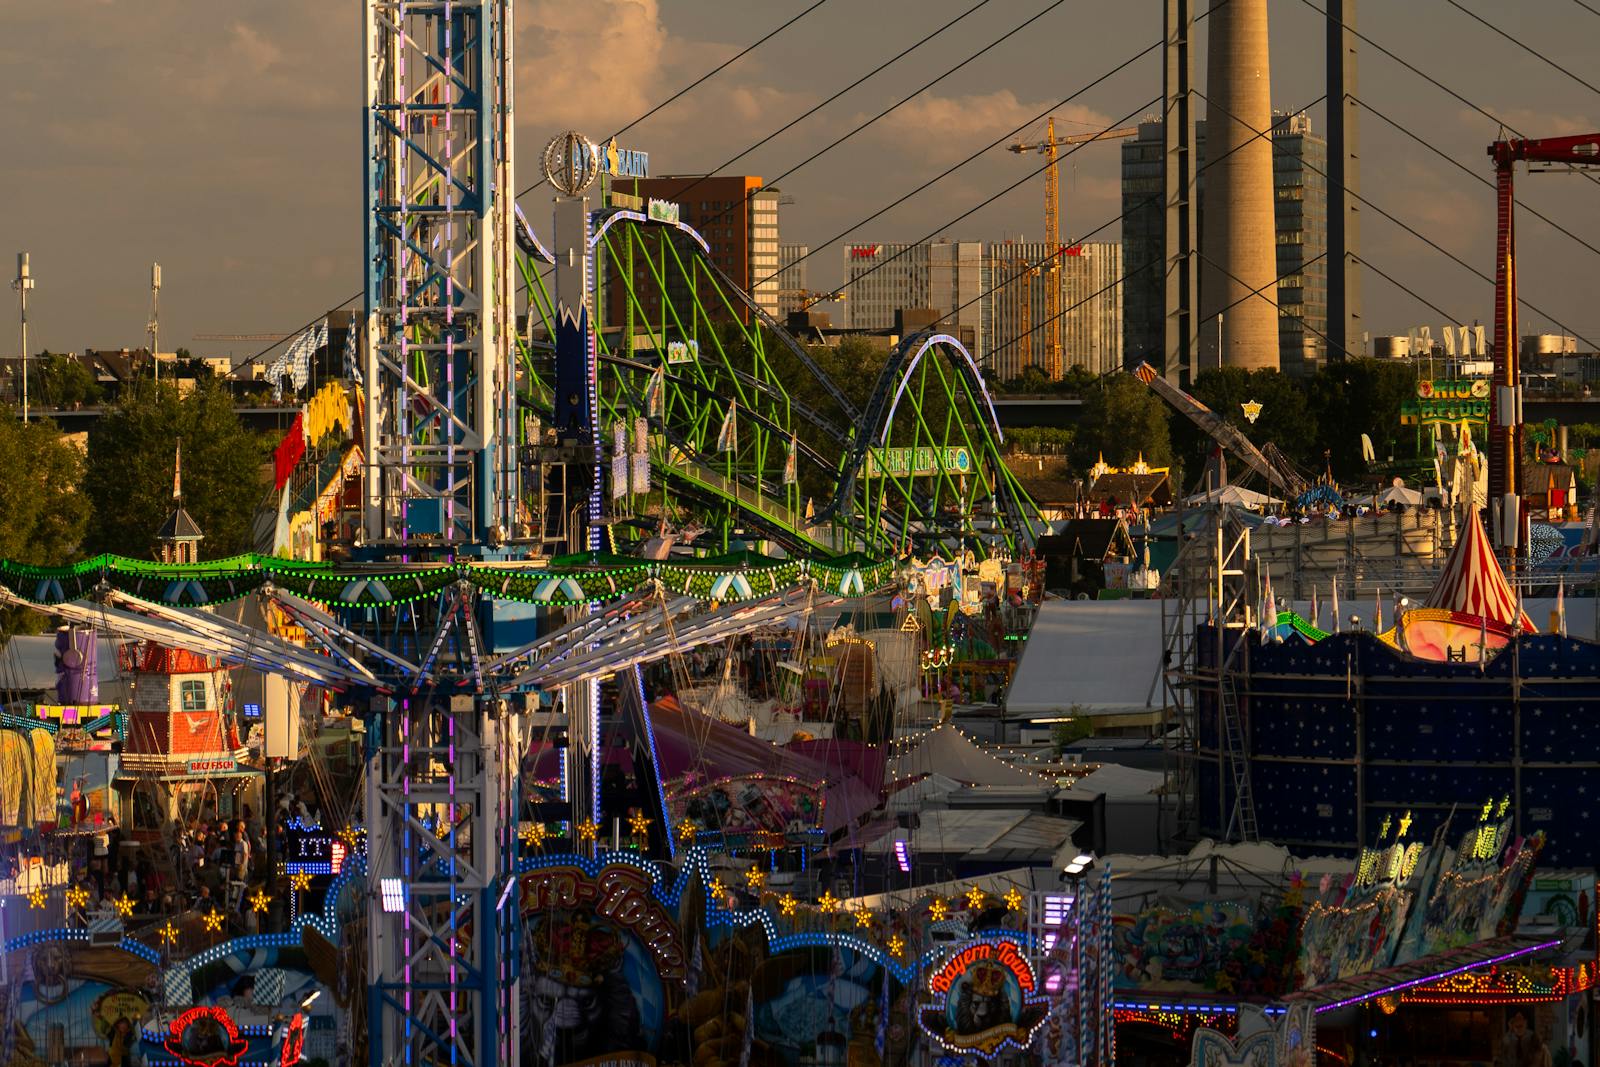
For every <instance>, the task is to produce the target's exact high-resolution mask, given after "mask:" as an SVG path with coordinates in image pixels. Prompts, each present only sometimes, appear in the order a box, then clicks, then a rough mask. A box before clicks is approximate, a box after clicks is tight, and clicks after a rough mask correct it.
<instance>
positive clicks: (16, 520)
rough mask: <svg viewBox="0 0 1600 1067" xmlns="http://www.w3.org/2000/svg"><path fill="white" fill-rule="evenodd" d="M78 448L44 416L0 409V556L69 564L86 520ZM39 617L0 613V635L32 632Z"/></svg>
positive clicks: (39, 626)
mask: <svg viewBox="0 0 1600 1067" xmlns="http://www.w3.org/2000/svg"><path fill="white" fill-rule="evenodd" d="M83 467H84V460H83V451H82V449H81V448H80V447H79V446H78V445H77V444H75V443H73V441H72V440H71V439H70V438H68V437H67V436H66V435H65V434H63V433H62V432H61V431H60V430H59V429H58V428H57V427H56V424H55V423H53V422H51V421H49V420H48V419H38V418H35V419H34V420H33V421H30V422H26V423H24V422H22V421H21V420H20V419H18V418H17V416H16V413H15V412H13V411H11V410H9V409H5V408H0V472H3V473H0V558H4V559H12V560H17V561H19V562H22V563H32V564H38V565H45V566H49V565H59V564H62V563H67V562H69V561H70V560H71V559H72V558H73V556H74V555H76V554H77V552H78V546H79V543H80V542H81V541H82V540H83V531H84V527H85V526H86V525H87V523H88V518H89V507H88V501H87V500H85V499H84V497H83V495H82V494H81V493H80V492H79V490H78V483H79V481H80V479H81V478H82V477H83ZM44 624H45V617H44V616H43V615H39V614H37V613H35V612H31V611H25V610H20V609H19V610H15V611H0V634H8V633H37V632H39V631H40V630H42V629H43V628H44Z"/></svg>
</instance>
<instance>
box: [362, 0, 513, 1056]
mask: <svg viewBox="0 0 1600 1067" xmlns="http://www.w3.org/2000/svg"><path fill="white" fill-rule="evenodd" d="M362 16H363V26H362V34H363V53H362V61H363V68H364V69H363V73H364V80H365V86H366V109H365V115H364V134H365V137H364V142H365V160H364V163H365V180H366V181H365V209H366V211H365V220H366V221H365V238H366V261H365V271H366V286H365V294H364V306H363V312H364V318H363V320H362V322H361V334H362V336H361V348H360V351H361V360H360V366H361V375H362V382H361V384H362V389H363V393H364V396H365V401H366V410H365V411H364V412H363V419H362V424H363V440H362V445H363V454H364V463H365V482H364V494H365V496H364V500H363V533H364V543H363V544H361V545H360V546H359V548H358V551H360V552H362V553H365V554H366V555H367V556H369V557H370V558H373V559H388V560H399V561H401V562H410V563H416V562H425V561H428V560H431V559H437V560H441V561H444V560H450V559H455V558H460V557H462V556H485V555H495V554H503V553H499V552H498V549H497V546H499V545H501V544H503V542H504V541H505V539H506V538H507V536H508V535H509V533H510V531H511V530H512V528H513V522H514V520H515V518H516V508H517V502H518V492H519V490H518V485H517V476H516V468H515V444H516V439H515V430H516V424H515V417H516V416H515V411H516V406H515V390H514V378H513V364H512V359H511V353H512V341H513V336H512V335H513V331H514V330H515V328H516V319H515V315H514V313H513V310H512V306H513V305H512V293H513V289H512V286H513V278H514V273H513V272H514V268H515V264H514V262H513V256H514V255H515V245H514V244H513V239H514V237H513V231H512V220H513V204H512V193H513V189H514V187H513V185H512V166H511V161H512V149H513V143H512V130H511V114H512V100H513V96H512V88H513V87H512V55H511V52H512V39H513V28H512V20H511V3H510V0H364V3H363V5H362ZM476 606H477V605H476V597H475V595H474V593H473V591H472V590H471V589H470V588H466V587H465V586H463V587H461V588H458V589H456V590H453V591H451V592H449V593H448V594H447V595H445V596H442V597H441V598H439V602H438V604H437V605H436V607H434V608H431V609H427V610H431V611H435V612H436V613H437V615H438V619H437V623H438V630H437V637H436V638H435V639H434V641H433V646H432V648H431V649H429V650H427V658H426V659H425V660H423V661H422V662H423V663H424V664H425V665H433V669H432V678H433V681H432V682H428V683H426V684H425V683H424V680H423V679H424V675H425V673H426V672H427V670H428V668H427V667H426V666H425V667H424V671H423V672H419V675H418V677H417V678H416V679H412V680H411V683H410V685H411V690H410V692H409V694H407V693H406V690H405V689H404V688H401V689H397V691H396V695H395V696H394V697H377V698H375V699H374V702H373V709H372V714H371V715H370V717H369V720H368V722H369V726H368V731H369V742H368V744H369V749H368V762H367V795H366V818H367V827H368V833H369V855H370V862H369V869H368V885H369V892H368V896H367V905H366V916H367V924H368V955H367V964H368V968H369V972H368V991H367V996H368V1000H367V1007H368V1015H367V1021H368V1029H369V1034H370V1038H369V1062H370V1063H371V1064H373V1065H374V1067H379V1065H381V1067H410V1065H415V1064H450V1065H452V1067H484V1065H492V1064H499V1063H514V1062H516V1054H517V1048H518V1019H517V1012H518V1001H519V993H518V987H517V980H516V979H517V975H516V964H517V954H516V951H515V945H516V944H517V941H516V930H515V924H516V911H517V909H516V908H515V907H511V908H507V909H502V908H501V907H500V906H499V905H500V903H501V902H503V901H504V900H505V899H506V897H507V896H508V895H510V894H511V892H512V890H513V888H514V874H513V871H514V864H515V858H516V857H515V840H514V837H513V836H512V835H511V834H510V833H509V832H508V827H512V826H514V825H515V807H514V796H515V793H514V790H515V787H516V775H515V772H514V768H515V766H516V764H515V761H514V758H513V757H512V755H511V753H512V750H513V746H514V738H515V734H516V721H515V720H514V719H512V718H509V717H505V716H501V715H499V714H496V713H495V712H494V709H495V708H496V706H497V702H496V701H495V700H493V699H492V694H485V693H484V692H483V689H482V684H481V676H478V675H477V672H476V671H475V670H473V669H471V665H472V663H473V662H474V661H475V660H476V658H477V656H478V652H479V647H480V646H479V637H478V632H477V621H476V619H475V614H476V611H475V609H476ZM430 621H432V620H430ZM474 678H477V681H476V682H474V681H473V679H474ZM458 683H460V684H458Z"/></svg>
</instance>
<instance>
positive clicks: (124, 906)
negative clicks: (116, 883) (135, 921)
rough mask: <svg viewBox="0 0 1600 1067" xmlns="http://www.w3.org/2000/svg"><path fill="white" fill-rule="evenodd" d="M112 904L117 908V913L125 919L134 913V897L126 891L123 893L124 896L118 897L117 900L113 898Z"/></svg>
mask: <svg viewBox="0 0 1600 1067" xmlns="http://www.w3.org/2000/svg"><path fill="white" fill-rule="evenodd" d="M111 906H112V907H113V908H116V909H117V914H118V915H120V916H122V917H123V918H124V919H126V918H128V916H130V915H132V914H133V898H132V897H130V896H129V895H128V894H126V893H124V894H122V896H120V897H118V898H117V899H116V900H113V901H112V902H111Z"/></svg>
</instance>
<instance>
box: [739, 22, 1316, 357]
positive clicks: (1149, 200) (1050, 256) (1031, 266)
mask: <svg viewBox="0 0 1600 1067" xmlns="http://www.w3.org/2000/svg"><path fill="white" fill-rule="evenodd" d="M1142 54H1143V53H1141V55H1142ZM1134 58H1138V57H1137V56H1136V57H1134ZM1130 62H1131V61H1130ZM1326 98H1327V94H1323V95H1322V96H1319V97H1317V98H1316V99H1315V100H1312V101H1310V102H1309V103H1307V104H1305V105H1304V106H1303V107H1301V108H1300V109H1299V110H1300V111H1306V110H1309V109H1310V108H1313V107H1316V106H1317V105H1318V104H1319V103H1321V102H1322V101H1323V100H1325V99H1326ZM1122 121H1125V120H1122V119H1119V120H1117V122H1113V123H1112V124H1111V125H1110V126H1107V127H1106V128H1105V130H1111V129H1115V128H1116V126H1117V125H1118V124H1119V123H1120V122H1122ZM1105 130H1102V131H1101V132H1102V133H1104V132H1105ZM1270 136H1271V134H1270V132H1268V133H1263V132H1262V131H1260V130H1256V131H1255V132H1254V134H1253V135H1252V136H1251V137H1249V138H1247V139H1246V140H1244V141H1242V142H1240V143H1239V144H1237V145H1235V146H1234V147H1232V148H1230V149H1228V150H1227V151H1226V152H1224V153H1222V154H1221V155H1219V156H1217V157H1215V158H1214V159H1208V160H1206V162H1205V163H1204V164H1203V165H1202V166H1201V167H1200V169H1199V170H1197V171H1196V172H1195V178H1196V179H1197V180H1198V178H1199V176H1200V175H1201V174H1203V173H1205V171H1206V170H1207V169H1209V168H1210V167H1212V166H1214V165H1216V164H1218V163H1221V162H1222V161H1223V160H1224V159H1227V158H1228V157H1229V156H1231V155H1233V154H1234V153H1235V152H1238V151H1240V150H1242V149H1243V148H1244V147H1245V146H1246V145H1249V144H1252V143H1254V142H1255V141H1257V140H1259V139H1260V138H1262V137H1270ZM1091 143H1093V142H1085V143H1083V144H1079V145H1075V146H1074V147H1072V148H1071V149H1069V150H1068V151H1067V152H1066V153H1064V154H1063V155H1062V156H1061V159H1065V158H1066V157H1067V156H1070V155H1072V153H1073V152H1076V151H1078V150H1079V149H1081V148H1085V147H1087V146H1088V145H1089V144H1091ZM1046 166H1048V164H1046ZM1043 169H1044V168H1043V167H1041V168H1039V170H1035V171H1034V172H1033V173H1032V174H1029V175H1026V176H1025V177H1024V178H1023V180H1024V181H1026V180H1027V179H1028V178H1031V177H1033V176H1034V175H1035V174H1038V173H1039V171H1040V170H1043ZM1012 188H1014V186H1013V187H1012ZM1009 191H1010V190H1009V189H1005V190H1001V193H1002V194H1003V193H1005V192H1009ZM1164 196H1165V194H1164V193H1157V194H1153V195H1151V196H1147V197H1145V198H1144V199H1143V200H1141V201H1139V202H1138V203H1137V204H1135V205H1133V206H1132V207H1130V208H1124V209H1123V210H1122V211H1121V212H1120V213H1118V214H1116V215H1113V216H1112V217H1111V218H1109V219H1107V220H1106V221H1105V222H1102V223H1101V224H1100V225H1098V226H1096V227H1095V228H1094V229H1092V230H1089V231H1087V232H1086V233H1082V234H1079V235H1077V237H1076V238H1074V243H1081V242H1083V241H1086V240H1088V239H1089V238H1090V237H1093V236H1095V235H1096V234H1098V233H1100V232H1101V231H1102V230H1105V229H1109V228H1110V227H1111V226H1113V225H1115V224H1116V223H1118V222H1121V221H1122V220H1124V219H1126V218H1127V217H1128V215H1129V214H1130V213H1131V212H1133V211H1136V210H1138V209H1139V208H1142V207H1146V206H1148V205H1150V204H1153V203H1156V202H1157V201H1159V200H1161V199H1162V198H1163V197H1164ZM979 206H980V207H981V206H983V205H979ZM974 210H976V209H974ZM967 214H971V212H968V213H967ZM962 217H963V218H964V217H965V216H962ZM952 221H959V219H957V220H952ZM948 225H950V223H946V226H948ZM943 228H944V227H940V229H943ZM934 232H935V233H937V232H939V231H938V230H935V231H934ZM906 251H910V249H909V248H908V249H907V250H906ZM905 254H906V252H897V253H895V255H894V256H891V257H890V258H889V259H886V260H884V261H883V263H882V264H878V265H875V266H873V267H872V268H871V269H869V270H864V271H862V272H861V273H860V274H858V275H856V277H855V278H854V279H852V284H853V282H855V281H859V280H860V279H862V278H865V277H867V276H869V275H870V274H872V272H873V271H875V270H877V269H878V267H879V266H884V265H887V264H888V263H889V262H891V261H892V260H893V259H895V258H898V257H899V256H902V255H905ZM1059 257H1060V253H1059V251H1054V250H1053V251H1051V252H1049V253H1047V254H1046V255H1045V256H1044V257H1043V258H1041V259H1039V260H1038V261H1036V262H1033V263H1028V264H1025V265H1024V266H1022V267H1020V268H1018V270H1017V271H1016V272H1015V273H1013V274H1011V275H1009V276H1007V277H1006V278H1004V279H1002V280H1001V281H999V282H996V283H995V284H994V285H991V286H990V287H989V288H987V289H985V290H983V291H982V292H980V293H979V294H978V295H977V296H975V297H973V298H972V299H971V300H968V301H967V302H966V303H964V304H959V305H957V306H956V307H955V308H953V309H951V310H950V311H948V312H946V313H945V314H943V315H941V316H940V317H939V318H937V319H935V320H934V322H933V325H937V324H939V323H941V322H946V321H948V320H949V319H950V318H951V317H952V316H954V315H956V314H958V313H960V312H961V311H964V310H966V309H967V308H969V307H971V306H972V305H973V304H976V303H979V302H980V301H982V300H983V299H984V298H985V297H987V296H990V295H992V294H994V293H996V292H998V291H999V290H1001V289H1002V288H1004V287H1006V286H1008V285H1010V284H1011V283H1012V282H1014V281H1016V280H1017V279H1018V278H1020V277H1022V276H1023V275H1025V274H1029V273H1031V272H1032V271H1034V270H1037V269H1038V268H1039V267H1042V266H1043V265H1044V264H1046V263H1049V262H1050V261H1052V260H1054V259H1057V258H1059ZM1320 258H1321V257H1320V256H1318V257H1314V258H1313V259H1311V260H1309V261H1308V262H1311V263H1314V262H1316V260H1317V259H1320ZM1157 262H1159V261H1158V260H1154V259H1152V260H1151V261H1150V262H1149V263H1146V264H1145V265H1144V266H1141V267H1137V268H1135V269H1134V270H1132V271H1125V272H1124V273H1123V275H1122V277H1121V278H1118V279H1117V280H1116V281H1114V282H1112V283H1111V284H1109V285H1107V286H1105V287H1104V288H1102V289H1099V290H1097V291H1096V292H1094V293H1091V294H1090V295H1089V296H1087V297H1085V298H1084V299H1083V300H1080V301H1078V302H1077V303H1076V304H1073V305H1072V306H1071V307H1069V308H1066V309H1065V310H1063V311H1061V312H1059V313H1058V314H1056V315H1055V316H1053V317H1051V318H1049V319H1046V320H1045V321H1044V322H1041V323H1038V324H1036V325H1034V326H1033V327H1032V328H1030V329H1029V330H1028V331H1027V332H1026V333H1023V334H1021V335H1019V336H1018V337H1015V338H1012V339H1011V341H1008V342H1007V343H1008V344H1009V343H1012V342H1014V341H1020V340H1022V339H1023V338H1025V337H1031V336H1032V335H1033V334H1034V333H1036V332H1037V331H1038V330H1039V329H1040V328H1042V327H1044V326H1047V325H1049V324H1050V323H1052V322H1055V321H1056V320H1057V319H1060V318H1062V317H1064V316H1065V315H1066V314H1067V313H1068V312H1071V311H1076V310H1077V309H1078V308H1080V307H1082V306H1083V305H1084V304H1086V303H1088V302H1089V301H1090V300H1093V299H1094V298H1095V297H1097V296H1099V295H1101V294H1102V293H1105V292H1109V291H1110V290H1111V289H1114V288H1116V287H1117V286H1118V285H1121V284H1122V283H1123V282H1125V281H1126V280H1128V279H1129V278H1131V277H1133V276H1134V275H1135V274H1140V273H1143V272H1144V271H1145V270H1148V269H1149V268H1150V267H1152V266H1154V265H1155V264H1156V263H1157ZM1303 266H1304V264H1302V267H1303ZM763 280H765V279H763ZM1229 306H1230V307H1232V306H1234V305H1229ZM1223 310H1224V311H1226V310H1227V308H1224V309H1223ZM1209 321H1210V320H1209V319H1205V320H1202V323H1203V322H1209Z"/></svg>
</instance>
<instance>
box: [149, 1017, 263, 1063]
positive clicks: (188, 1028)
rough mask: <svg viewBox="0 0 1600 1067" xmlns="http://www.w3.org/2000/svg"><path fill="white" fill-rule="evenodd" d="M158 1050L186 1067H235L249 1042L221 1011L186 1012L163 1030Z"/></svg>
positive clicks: (247, 1048)
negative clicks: (163, 1051)
mask: <svg viewBox="0 0 1600 1067" xmlns="http://www.w3.org/2000/svg"><path fill="white" fill-rule="evenodd" d="M161 1046H162V1047H163V1048H165V1049H166V1050H167V1051H168V1052H170V1053H171V1054H172V1055H173V1056H175V1057H177V1060H178V1062H179V1063H184V1064H188V1065H189V1067H238V1064H239V1060H240V1058H241V1057H242V1056H243V1055H244V1054H245V1052H246V1051H248V1050H249V1048H250V1042H248V1041H246V1040H245V1039H244V1038H243V1037H241V1036H239V1028H238V1027H237V1026H235V1025H234V1023H233V1019H232V1018H230V1017H229V1015H228V1013H227V1012H225V1011H223V1010H222V1009H221V1008H213V1007H201V1008H190V1009H189V1010H188V1011H186V1012H184V1013H183V1014H182V1015H180V1016H178V1017H177V1018H176V1019H174V1020H172V1025H171V1026H170V1027H169V1028H168V1030H167V1036H166V1039H165V1040H163V1041H162V1042H161Z"/></svg>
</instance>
